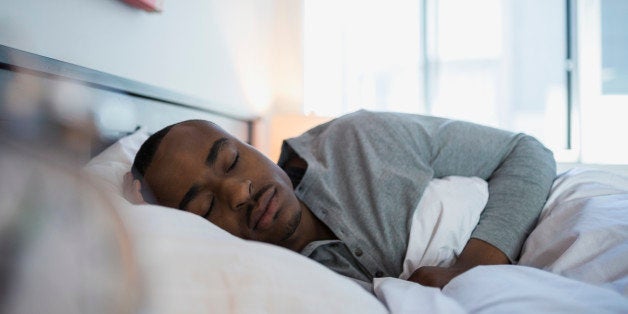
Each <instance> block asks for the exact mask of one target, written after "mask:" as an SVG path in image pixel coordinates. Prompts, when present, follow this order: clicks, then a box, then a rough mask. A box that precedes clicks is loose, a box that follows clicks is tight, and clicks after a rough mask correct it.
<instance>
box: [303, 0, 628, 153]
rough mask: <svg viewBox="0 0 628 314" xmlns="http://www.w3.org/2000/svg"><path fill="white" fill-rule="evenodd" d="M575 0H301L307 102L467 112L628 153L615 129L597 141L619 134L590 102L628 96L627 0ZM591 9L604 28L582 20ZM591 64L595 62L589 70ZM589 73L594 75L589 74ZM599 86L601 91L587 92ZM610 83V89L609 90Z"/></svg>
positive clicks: (575, 145)
mask: <svg viewBox="0 0 628 314" xmlns="http://www.w3.org/2000/svg"><path fill="white" fill-rule="evenodd" d="M605 1H608V3H611V2H613V3H614V4H609V6H613V5H614V6H615V7H613V8H612V9H609V10H610V11H609V12H611V13H610V14H611V15H613V14H614V15H615V16H620V17H623V18H618V17H615V18H614V20H616V21H615V22H613V21H612V20H613V18H612V17H606V16H604V17H603V18H602V17H601V16H602V15H603V12H605V11H603V10H601V9H599V8H600V7H604V6H605V5H606V4H605ZM573 3H575V1H565V0H526V1H518V0H476V1H467V0H412V1H410V0H370V1H369V0H361V1H358V0H334V1H331V0H304V42H305V46H304V47H305V48H304V51H305V58H304V63H305V64H304V69H305V78H304V84H305V97H304V111H305V112H306V113H311V112H313V113H316V114H319V115H324V116H337V115H340V114H344V113H347V112H350V111H353V110H356V109H358V108H368V109H373V110H394V111H404V112H414V113H422V114H431V115H438V116H445V117H450V118H456V119H464V120H469V121H473V122H477V123H481V124H485V125H490V126H495V127H500V128H504V129H509V130H512V131H518V132H525V133H528V134H531V135H533V136H536V137H537V138H539V139H540V140H541V141H542V142H544V143H545V144H546V145H547V146H548V147H550V148H551V149H552V150H553V151H554V152H555V154H556V156H557V159H558V160H560V161H578V160H582V161H589V162H591V161H596V162H600V163H602V162H604V163H611V162H618V161H619V160H618V159H621V158H624V157H623V155H621V154H620V153H619V152H618V150H619V148H618V146H619V145H617V144H616V143H618V141H617V139H615V142H614V143H603V142H604V141H599V140H597V141H596V140H595V139H596V138H600V137H599V136H604V137H606V138H610V137H609V134H607V133H608V132H607V133H604V134H602V133H600V134H596V133H595V132H593V131H592V129H595V128H596V127H593V126H592V123H593V122H592V121H589V120H596V118H595V116H596V114H593V113H590V112H589V111H590V110H592V111H596V110H598V111H599V110H600V107H599V106H598V107H595V108H594V107H592V104H594V103H596V101H599V100H600V98H604V97H606V98H604V99H605V100H603V101H602V102H603V103H608V105H607V107H609V108H610V107H617V106H620V105H619V104H620V103H625V102H624V100H623V99H624V98H622V97H625V94H624V96H621V95H618V90H619V94H621V93H622V92H621V91H622V89H621V88H622V86H625V82H626V80H625V79H626V74H625V73H626V63H625V60H628V59H626V58H619V57H617V56H625V55H628V54H627V52H626V50H625V49H626V46H625V45H621V44H617V41H618V39H617V38H624V37H622V36H625V34H626V32H625V31H623V30H625V29H628V27H626V26H624V25H625V24H626V23H627V22H626V21H628V17H626V15H625V13H621V12H625V11H620V9H621V8H619V7H621V6H625V5H626V4H627V3H628V2H626V1H622V0H615V1H611V0H585V1H579V2H578V7H577V8H576V6H575V5H574V4H573ZM591 6H597V7H598V9H597V11H595V10H590V8H589V7H591ZM618 6H619V7H618ZM585 7H586V8H585ZM587 10H590V11H587ZM577 12H579V13H577ZM583 12H586V16H588V20H590V21H589V22H587V23H589V24H591V23H593V24H595V23H597V24H596V25H597V27H592V26H591V25H589V24H586V23H585V20H586V19H583V18H582V17H581V16H580V15H582V14H584V13H583ZM596 12H598V13H596ZM600 12H601V13H600ZM576 14H580V15H578V19H576V18H575V17H576ZM622 14H624V15H622ZM607 15H608V14H607ZM595 17H597V20H595ZM576 20H578V21H579V24H577V25H576V23H575V22H574V21H576ZM601 20H603V21H605V22H604V23H605V24H601V23H600V21H601ZM607 22H608V23H607ZM582 23H585V24H586V26H584V27H585V29H583V24H582ZM618 23H619V24H621V25H618ZM622 23H623V24H622ZM607 24H609V25H608V26H605V25H607ZM568 25H571V27H568ZM576 26H577V27H576ZM604 29H609V30H611V33H612V34H610V35H608V34H607V33H604V32H603V30H604ZM577 30H582V31H581V32H577ZM581 37H582V38H581ZM583 38H584V39H586V38H590V41H591V42H592V43H595V42H596V41H597V42H598V43H599V42H602V45H600V44H597V45H595V44H591V43H589V44H585V42H586V40H584V39H583ZM605 40H606V41H605ZM611 41H612V42H613V43H612V44H610V43H607V42H611ZM620 41H621V40H620ZM576 42H577V43H579V44H578V45H576V44H575V43H576ZM624 43H625V41H624ZM584 45H586V46H587V47H589V48H586V47H584ZM590 47H593V48H590ZM596 47H597V48H596ZM601 47H607V48H603V49H601ZM572 48H573V49H572ZM587 49H589V50H592V51H586V50H587ZM622 49H623V50H622ZM611 50H612V51H611ZM603 51H606V52H607V53H606V54H603ZM576 57H577V58H576ZM591 58H593V59H596V60H598V61H596V62H591V61H590V59H591ZM584 63H586V64H592V65H591V66H589V69H588V70H586V69H580V68H579V66H582V64H584ZM602 69H604V70H602ZM602 72H603V73H602ZM591 73H593V74H594V75H593V77H595V79H596V80H597V81H596V82H591V81H587V82H583V81H582V78H583V77H588V76H589V75H588V74H591ZM592 84H593V85H592ZM583 85H585V86H586V87H583ZM594 85H595V86H598V87H599V88H598V90H597V91H590V90H589V89H591V88H590V86H594ZM587 88H588V89H587ZM596 88H597V87H596ZM602 89H604V93H607V94H609V95H605V96H600V95H602ZM591 95H596V96H591ZM587 103H588V104H589V105H587ZM587 106H588V107H587ZM627 107H628V106H623V107H622V108H624V109H625V108H627ZM587 108H590V110H589V109H587ZM604 110H605V111H604V112H607V113H610V112H611V111H606V109H604ZM618 110H619V109H617V110H615V111H613V112H614V113H615V114H619V113H621V112H620V111H618ZM603 116H604V118H600V119H601V120H604V119H606V120H605V121H610V120H609V119H610V117H608V114H605V115H603ZM626 116H628V115H626V114H625V113H624V114H621V115H616V116H614V117H613V118H614V119H619V117H621V118H623V117H626ZM600 119H597V120H600ZM596 123H599V122H596ZM613 123H615V122H613ZM587 132H590V133H587ZM624 134H628V132H624ZM604 137H602V139H603V138H604ZM593 143H595V144H597V145H598V146H599V145H606V146H608V147H613V148H608V149H607V150H600V151H605V152H610V151H612V152H614V153H616V155H617V158H608V157H605V158H597V157H601V156H595V158H593V157H594V156H593V155H590V154H589V153H587V152H585V151H586V150H588V151H589V152H590V151H591V149H592V147H594V146H592V145H593ZM595 149H598V150H599V147H596V148H595ZM600 154H601V153H600ZM600 154H598V155H600ZM604 154H606V153H604ZM586 156H590V158H587V157H586ZM620 156H622V157H620ZM626 160H628V159H624V162H623V163H626Z"/></svg>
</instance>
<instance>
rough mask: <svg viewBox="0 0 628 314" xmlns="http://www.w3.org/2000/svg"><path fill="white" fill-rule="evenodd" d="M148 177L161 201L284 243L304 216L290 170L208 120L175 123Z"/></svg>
mask: <svg viewBox="0 0 628 314" xmlns="http://www.w3.org/2000/svg"><path fill="white" fill-rule="evenodd" d="M144 181H145V182H146V183H147V184H148V186H149V187H150V189H151V190H152V192H153V194H154V196H155V198H156V200H157V203H159V204H161V205H164V206H168V207H173V208H179V209H182V210H185V211H189V212H191V213H195V214H197V215H199V216H202V217H205V218H206V219H208V220H209V221H211V222H212V223H214V224H216V225H217V226H219V227H221V228H222V229H224V230H226V231H228V232H229V233H231V234H233V235H235V236H238V237H241V238H244V239H251V240H257V241H263V242H268V243H273V244H277V245H283V244H285V242H286V240H288V238H290V237H291V236H292V235H293V233H294V232H295V230H296V228H297V226H298V225H299V223H300V220H301V210H302V209H301V206H300V204H299V201H298V200H297V198H296V196H295V194H294V191H293V188H292V184H291V182H290V179H289V178H288V176H287V175H286V174H285V172H284V171H283V170H282V169H281V168H279V166H277V165H276V164H275V163H273V162H272V161H271V160H269V159H268V158H267V157H265V156H264V155H263V154H261V153H260V152H259V151H257V150H256V149H255V148H253V147H251V146H249V145H247V144H245V143H242V142H241V141H239V140H238V139H236V138H234V137H233V136H231V135H230V134H228V133H226V132H225V131H224V130H222V129H220V128H219V127H217V126H215V125H213V124H211V123H209V122H204V121H191V122H184V123H181V124H178V125H176V126H174V127H173V128H172V129H171V130H170V131H169V132H168V134H167V135H166V136H165V137H164V138H163V139H162V141H161V144H160V145H159V148H158V149H157V152H156V153H155V156H154V157H153V160H152V162H151V164H150V166H149V167H148V169H147V170H146V174H145V176H144ZM283 246H285V245H283Z"/></svg>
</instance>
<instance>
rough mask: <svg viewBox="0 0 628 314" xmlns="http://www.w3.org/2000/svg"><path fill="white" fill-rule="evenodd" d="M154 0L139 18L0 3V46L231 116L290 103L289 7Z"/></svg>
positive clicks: (295, 49)
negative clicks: (154, 9)
mask: <svg viewBox="0 0 628 314" xmlns="http://www.w3.org/2000/svg"><path fill="white" fill-rule="evenodd" d="M164 2H165V3H164V10H163V12H161V13H147V12H144V11H142V10H138V9H135V8H132V7H129V6H127V5H126V4H125V3H123V2H122V1H118V0H55V1H42V0H19V1H16V0H0V8H1V9H0V44H2V45H6V46H10V47H13V48H17V49H21V50H25V51H29V52H33V53H36V54H40V55H44V56H48V57H51V58H54V59H59V60H62V61H66V62H70V63H74V64H78V65H81V66H85V67H88V68H93V69H97V70H100V71H103V72H107V73H111V74H115V75H119V76H123V77H126V78H129V79H133V80H137V81H141V82H144V83H149V84H152V85H157V86H160V87H164V88H168V89H171V90H174V91H178V92H182V93H185V94H188V95H192V96H196V97H200V98H203V99H207V100H209V101H210V102H211V103H210V104H209V105H208V107H210V108H213V109H220V110H227V111H228V112H231V113H234V114H240V115H242V114H244V115H260V114H263V113H264V112H265V111H267V110H268V109H269V108H270V107H271V106H272V105H275V103H276V102H277V99H280V101H283V102H288V103H294V102H295V101H296V102H298V101H299V99H298V97H299V90H298V88H297V91H296V96H294V95H292V94H291V90H293V89H294V88H292V87H291V84H292V85H294V84H293V83H287V82H293V81H294V80H293V79H294V78H299V77H300V73H299V72H298V71H299V69H298V66H297V69H296V71H295V70H291V69H292V68H293V67H292V66H290V64H296V65H300V39H299V38H296V39H295V38H294V37H295V34H299V33H300V29H299V27H300V18H297V19H293V17H294V16H295V14H297V15H298V12H299V11H298V10H300V9H299V6H295V5H294V4H293V3H294V2H299V1H289V0H165V1H164ZM295 10H296V12H293V11H295ZM290 30H293V31H292V32H290ZM297 37H298V36H297ZM296 43H299V44H296ZM275 47H280V48H281V53H280V54H278V53H276V48H275ZM282 60H287V61H288V62H289V63H287V64H286V63H282ZM296 81H297V85H296V86H298V87H299V86H300V85H299V84H298V82H299V80H298V79H297V80H296ZM291 97H292V98H294V97H296V100H295V99H292V98H291ZM286 98H287V100H286Z"/></svg>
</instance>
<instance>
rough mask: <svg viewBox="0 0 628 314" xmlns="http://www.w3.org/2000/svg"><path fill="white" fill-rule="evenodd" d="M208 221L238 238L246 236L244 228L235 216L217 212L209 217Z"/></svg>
mask: <svg viewBox="0 0 628 314" xmlns="http://www.w3.org/2000/svg"><path fill="white" fill-rule="evenodd" d="M209 221H210V222H211V223H213V224H214V225H216V226H218V227H219V228H220V229H222V230H225V231H227V232H229V233H230V234H232V235H234V236H236V237H238V238H244V239H246V238H247V236H246V234H245V233H244V228H243V227H242V226H241V223H240V221H239V220H238V219H236V217H232V216H226V215H219V214H217V215H214V216H213V217H209Z"/></svg>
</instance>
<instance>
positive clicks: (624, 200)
mask: <svg viewBox="0 0 628 314" xmlns="http://www.w3.org/2000/svg"><path fill="white" fill-rule="evenodd" d="M146 137H147V135H146V134H143V133H141V132H137V133H135V134H133V135H130V136H128V137H126V138H124V139H122V140H120V141H118V142H117V143H116V144H115V145H113V146H112V147H110V148H109V149H107V150H106V151H105V152H103V153H102V154H101V155H99V156H98V157H96V158H94V159H93V160H92V161H91V162H90V164H88V166H87V167H86V169H85V170H86V172H87V173H88V174H89V175H90V176H91V177H93V178H94V179H96V180H98V181H102V182H101V183H102V186H103V189H104V190H105V191H108V193H109V194H111V195H112V196H113V198H114V199H117V200H119V204H118V205H119V206H118V210H117V211H118V213H119V215H120V218H121V220H122V221H123V223H124V224H125V226H126V228H127V229H128V232H129V235H130V237H131V241H132V243H133V247H134V250H133V251H134V255H135V263H136V264H137V266H138V267H139V269H140V270H141V277H142V278H143V280H142V284H143V287H144V289H143V291H142V294H143V295H144V307H143V309H142V312H143V313H385V312H386V311H387V310H388V311H390V312H392V313H511V312H526V313H536V312H544V313H548V312H551V313H555V312H563V313H577V312H587V313H604V312H607V313H628V301H626V300H627V298H626V297H627V295H628V294H627V289H628V288H627V287H628V284H627V282H628V279H627V278H628V179H626V178H624V177H620V176H616V175H613V174H610V173H607V172H600V171H592V170H572V171H570V172H568V173H565V174H563V175H561V176H560V177H559V178H558V179H557V180H556V181H555V183H554V186H553V188H552V192H551V195H550V198H549V200H548V202H547V205H546V206H545V208H544V210H543V212H542V215H541V218H540V221H539V224H538V227H537V228H536V229H535V230H534V231H533V232H532V234H531V235H530V237H529V239H528V241H527V242H526V244H525V247H524V249H523V254H522V256H521V259H520V263H519V264H520V265H518V266H512V265H503V266H483V267H476V268H474V269H472V270H470V271H468V272H466V273H464V274H462V275H460V276H458V277H457V278H454V279H453V280H452V281H451V282H450V283H449V284H448V285H447V286H446V287H445V288H444V289H443V290H442V291H441V290H439V289H436V288H428V287H423V286H421V285H419V284H415V283H411V282H408V281H405V280H402V279H397V278H380V279H377V280H376V282H374V286H375V292H376V295H377V297H378V298H379V300H378V299H376V298H375V297H373V296H372V295H370V294H369V293H367V292H366V291H365V290H364V289H362V288H361V287H359V286H358V285H357V284H355V283H354V282H352V281H350V280H348V279H346V278H344V277H342V276H339V275H337V274H335V273H333V272H332V271H330V270H328V269H326V268H324V267H323V266H321V265H319V264H317V263H315V262H313V261H311V260H309V259H307V258H305V257H303V256H301V255H299V254H296V253H294V252H291V251H288V250H285V249H282V248H279V247H273V246H269V245H265V244H260V243H256V242H250V241H244V240H240V239H237V238H234V237H233V236H231V235H229V234H227V233H226V232H224V231H222V230H220V229H218V228H217V227H215V226H213V225H212V224H210V223H209V222H207V221H206V220H204V219H202V218H201V217H198V216H195V215H192V214H189V213H185V212H181V211H177V210H173V209H169V208H164V207H159V206H154V205H143V206H134V205H130V204H128V203H126V201H124V200H123V199H122V197H121V179H122V176H123V174H124V173H125V172H126V171H128V170H129V168H130V163H131V160H132V158H133V156H134V154H135V151H137V149H138V147H139V145H140V144H141V143H142V142H143V141H144V140H145V139H146ZM487 193H488V192H487V190H486V183H485V182H483V181H481V180H479V179H473V178H454V177H450V178H445V179H441V180H434V181H433V182H432V183H431V184H430V186H429V187H428V188H427V189H426V194H425V196H424V197H423V199H422V201H421V202H420V204H419V207H420V210H418V211H417V213H418V215H419V216H415V217H414V219H415V221H414V223H413V224H412V226H413V228H412V230H411V239H410V243H411V245H410V246H409V248H410V249H409V250H408V252H406V257H407V259H406V261H405V263H404V274H405V275H404V274H402V276H407V275H408V274H409V273H411V271H412V270H414V269H416V268H417V267H420V266H423V265H441V266H447V265H449V264H451V263H453V261H454V260H455V258H456V256H457V254H459V253H460V251H461V250H462V248H463V247H464V244H465V243H466V241H467V240H468V238H469V235H470V233H471V231H472V230H473V227H474V226H475V225H476V224H477V220H478V218H479V214H480V212H481V210H482V208H483V207H484V204H485V202H486V198H487V196H488V194H487ZM420 215H422V216H420ZM417 221H418V222H417ZM419 226H420V228H419ZM415 227H417V228H415ZM444 230H449V232H443V231H444ZM451 230H454V232H451ZM622 294H623V295H622ZM383 304H385V305H386V306H387V308H386V307H384V306H383Z"/></svg>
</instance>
